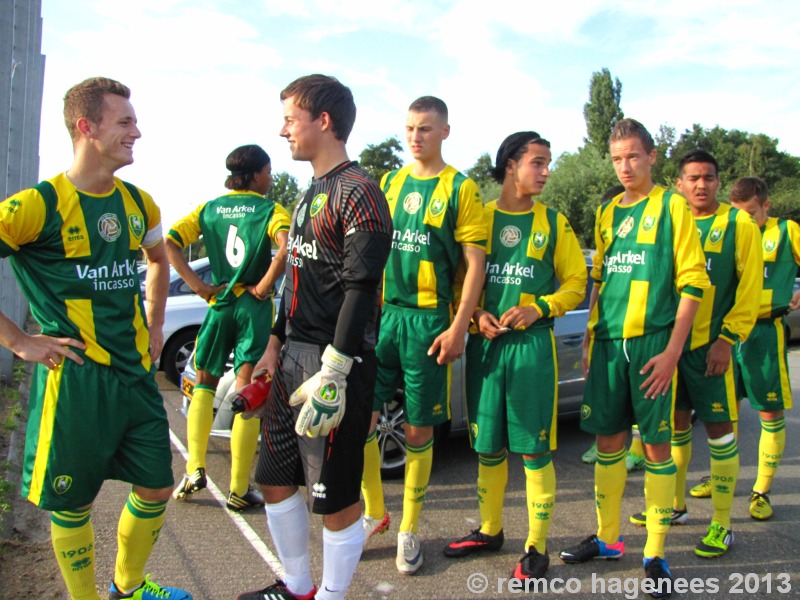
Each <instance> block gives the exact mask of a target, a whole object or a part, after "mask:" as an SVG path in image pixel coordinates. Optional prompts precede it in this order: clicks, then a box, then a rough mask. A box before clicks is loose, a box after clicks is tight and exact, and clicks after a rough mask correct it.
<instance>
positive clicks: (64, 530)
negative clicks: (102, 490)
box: [50, 507, 100, 600]
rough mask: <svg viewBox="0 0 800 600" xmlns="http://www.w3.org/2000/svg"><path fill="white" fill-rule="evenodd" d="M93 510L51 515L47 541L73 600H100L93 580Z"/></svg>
mask: <svg viewBox="0 0 800 600" xmlns="http://www.w3.org/2000/svg"><path fill="white" fill-rule="evenodd" d="M91 516H92V508H91V507H89V508H87V509H86V510H74V511H73V510H64V511H57V512H52V513H50V537H51V539H52V540H53V551H54V552H55V554H56V562H58V568H59V569H61V576H62V577H63V578H64V583H66V584H67V590H68V591H69V596H70V598H72V599H73V600H100V596H99V595H98V594H97V589H96V585H95V583H96V582H95V576H94V528H93V527H92V521H91Z"/></svg>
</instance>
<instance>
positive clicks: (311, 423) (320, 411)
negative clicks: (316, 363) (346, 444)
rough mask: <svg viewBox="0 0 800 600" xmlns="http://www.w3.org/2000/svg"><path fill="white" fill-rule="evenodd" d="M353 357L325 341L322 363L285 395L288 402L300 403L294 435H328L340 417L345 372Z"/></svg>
mask: <svg viewBox="0 0 800 600" xmlns="http://www.w3.org/2000/svg"><path fill="white" fill-rule="evenodd" d="M352 366H353V359H352V358H351V357H349V356H347V355H346V354H342V353H341V352H339V351H338V350H337V349H336V348H334V347H333V346H331V345H330V344H328V347H327V348H325V352H323V354H322V367H321V368H320V370H319V372H317V373H316V374H315V375H314V376H313V377H311V378H310V379H309V380H308V381H306V382H305V383H304V384H303V385H301V386H300V387H299V388H297V390H295V392H294V393H293V394H292V396H291V397H290V398H289V404H291V405H292V406H296V405H298V404H301V403H302V404H303V407H302V408H301V409H300V416H299V417H298V418H297V423H296V424H295V427H294V430H295V431H296V432H297V435H307V436H308V437H317V436H318V435H328V433H330V431H331V430H332V429H334V428H336V427H338V426H339V423H341V421H342V418H343V417H344V409H345V398H346V396H345V390H346V389H347V381H346V378H347V375H348V373H350V368H351V367H352Z"/></svg>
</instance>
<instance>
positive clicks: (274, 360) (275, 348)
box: [253, 335, 283, 377]
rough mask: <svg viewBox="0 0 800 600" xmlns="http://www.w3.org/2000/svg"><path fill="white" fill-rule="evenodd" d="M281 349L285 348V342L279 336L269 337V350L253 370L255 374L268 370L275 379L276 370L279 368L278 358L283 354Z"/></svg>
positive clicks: (265, 351)
mask: <svg viewBox="0 0 800 600" xmlns="http://www.w3.org/2000/svg"><path fill="white" fill-rule="evenodd" d="M281 348H283V342H282V341H281V340H280V338H279V337H278V336H277V335H271V336H269V342H267V348H266V350H264V354H263V355H262V356H261V358H260V359H259V360H258V362H257V363H256V366H255V367H254V368H253V373H258V372H259V371H261V370H266V371H267V374H268V375H269V376H270V377H275V370H276V368H277V366H278V356H279V355H280V353H281Z"/></svg>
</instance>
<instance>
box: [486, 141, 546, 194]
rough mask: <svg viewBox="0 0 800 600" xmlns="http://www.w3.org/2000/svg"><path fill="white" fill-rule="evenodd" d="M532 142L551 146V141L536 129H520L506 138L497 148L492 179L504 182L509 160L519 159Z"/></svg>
mask: <svg viewBox="0 0 800 600" xmlns="http://www.w3.org/2000/svg"><path fill="white" fill-rule="evenodd" d="M531 144H540V145H542V146H547V147H548V148H549V147H550V142H548V141H547V140H546V139H544V138H543V137H542V136H540V135H539V134H538V133H536V132H535V131H518V132H517V133H512V134H511V135H509V136H508V137H507V138H506V139H504V140H503V143H502V144H500V148H498V149H497V157H496V158H495V161H494V167H493V168H492V179H494V180H495V181H496V182H497V183H503V181H505V178H506V167H507V166H508V161H509V160H519V159H520V157H522V155H523V154H525V153H526V152H527V151H528V146H530V145H531Z"/></svg>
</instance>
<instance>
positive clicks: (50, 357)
mask: <svg viewBox="0 0 800 600" xmlns="http://www.w3.org/2000/svg"><path fill="white" fill-rule="evenodd" d="M0 344H1V345H3V346H5V347H6V348H8V349H9V350H11V351H12V352H13V353H14V354H16V355H17V356H19V357H20V358H21V359H23V360H27V361H29V362H36V363H40V364H43V365H44V366H45V367H47V368H48V369H54V368H55V367H56V366H58V365H60V364H61V362H62V361H63V360H64V358H69V359H70V360H74V361H75V362H76V363H78V364H79V365H82V364H83V359H82V358H81V357H80V356H78V355H77V354H75V353H74V352H73V351H72V350H70V346H71V347H73V348H78V349H80V350H86V345H85V344H84V343H83V342H81V341H80V340H75V339H72V338H66V337H63V338H56V337H50V336H47V335H28V334H27V333H25V332H24V331H22V330H21V329H20V328H19V327H17V324H16V323H14V321H12V320H11V319H9V318H8V317H7V316H6V315H5V314H4V313H2V312H0Z"/></svg>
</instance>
